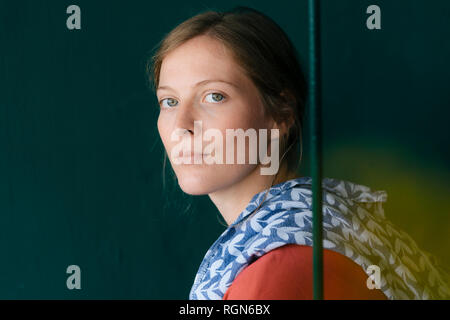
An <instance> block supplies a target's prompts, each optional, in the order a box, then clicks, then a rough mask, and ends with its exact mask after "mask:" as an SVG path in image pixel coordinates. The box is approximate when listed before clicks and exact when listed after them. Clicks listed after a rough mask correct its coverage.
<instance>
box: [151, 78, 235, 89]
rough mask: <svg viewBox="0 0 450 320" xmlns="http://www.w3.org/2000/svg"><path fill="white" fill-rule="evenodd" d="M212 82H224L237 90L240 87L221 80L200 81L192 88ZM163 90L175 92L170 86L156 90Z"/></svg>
mask: <svg viewBox="0 0 450 320" xmlns="http://www.w3.org/2000/svg"><path fill="white" fill-rule="evenodd" d="M211 82H222V83H226V84H228V85H230V86H232V87H235V88H237V89H239V87H238V86H237V85H236V84H234V83H232V82H229V81H225V80H220V79H216V80H209V79H207V80H202V81H199V82H197V83H196V84H194V85H193V86H192V87H193V88H195V87H198V86H203V85H205V84H208V83H211ZM163 89H170V90H173V89H172V88H171V87H169V86H159V87H158V88H157V89H156V91H158V90H163Z"/></svg>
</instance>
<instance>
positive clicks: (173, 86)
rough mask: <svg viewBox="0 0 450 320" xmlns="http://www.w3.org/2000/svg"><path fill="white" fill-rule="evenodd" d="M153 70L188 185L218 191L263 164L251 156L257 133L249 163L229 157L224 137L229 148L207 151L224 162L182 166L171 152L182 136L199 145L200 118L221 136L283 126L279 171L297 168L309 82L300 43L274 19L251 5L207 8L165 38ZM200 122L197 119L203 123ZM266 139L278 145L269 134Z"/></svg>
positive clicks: (194, 190)
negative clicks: (223, 9)
mask: <svg viewBox="0 0 450 320" xmlns="http://www.w3.org/2000/svg"><path fill="white" fill-rule="evenodd" d="M148 71H149V73H150V76H151V78H152V80H153V84H154V89H155V90H156V94H157V97H158V101H159V102H160V106H161V110H160V115H159V118H158V130H159V133H160V135H161V139H162V141H163V144H164V146H165V149H166V151H167V153H168V155H169V159H170V161H171V163H172V167H173V169H174V171H175V174H176V175H177V178H178V182H179V184H180V187H181V188H182V189H183V191H185V192H187V193H190V194H206V193H212V192H214V191H216V190H219V189H221V188H225V187H228V186H231V185H233V184H234V183H237V182H239V181H240V180H242V179H244V178H245V177H246V176H248V175H249V174H254V172H255V169H257V168H258V167H259V166H260V164H255V163H253V162H251V161H249V160H250V155H249V152H250V151H251V148H252V147H255V146H253V145H250V141H251V139H246V142H245V164H238V163H237V161H236V154H234V155H233V158H234V160H235V161H234V162H233V164H227V163H225V162H226V161H225V156H226V154H227V153H230V152H231V148H228V145H227V144H226V142H225V138H224V140H223V141H222V142H223V143H222V145H223V154H221V153H219V151H218V150H217V149H218V148H213V149H208V150H209V152H207V151H206V150H205V149H201V152H200V153H203V156H206V153H209V154H210V156H217V157H218V158H219V157H220V158H221V159H223V164H217V163H215V164H207V163H205V161H201V160H200V161H201V162H202V163H201V164H178V163H179V162H180V161H178V162H177V161H175V160H180V159H174V158H171V154H173V152H172V151H174V150H175V149H176V148H178V149H180V148H179V146H180V145H181V144H180V142H185V143H186V144H184V146H188V145H190V147H191V150H194V148H195V146H192V141H194V140H195V137H194V131H195V129H196V128H197V129H198V124H200V125H201V129H202V131H203V132H205V131H208V130H209V131H213V130H216V131H217V132H218V133H221V134H222V137H225V136H226V130H227V129H242V130H243V131H246V132H248V131H247V130H248V129H254V130H255V131H256V133H257V134H258V133H259V129H267V130H269V129H272V128H277V129H279V130H280V131H279V132H280V152H279V154H280V155H284V157H283V158H282V159H280V160H281V161H280V171H281V170H282V171H283V172H285V173H291V172H295V171H296V169H297V167H298V164H299V161H300V159H301V145H300V143H299V142H301V141H300V140H301V128H302V118H303V113H304V105H305V100H306V83H305V79H304V75H303V73H302V70H301V68H300V65H299V63H298V60H297V57H296V51H295V48H294V47H293V45H292V44H291V42H290V40H289V39H288V37H287V36H286V35H285V33H284V32H283V31H282V30H281V29H280V28H279V27H278V26H277V25H276V24H275V23H274V22H273V21H272V20H271V19H269V18H268V17H266V16H264V15H262V14H261V13H259V12H257V11H254V10H252V9H248V8H237V9H234V10H232V11H229V12H225V13H219V12H212V11H209V12H205V13H201V14H199V15H197V16H194V17H193V18H190V19H189V20H187V21H185V22H183V23H182V24H180V25H179V26H177V27H176V28H175V29H174V30H172V32H170V33H169V34H168V35H167V36H166V37H165V38H164V39H163V41H162V42H161V44H160V46H159V48H158V50H157V52H156V54H155V55H154V56H153V59H152V60H151V61H149V65H148ZM194 121H198V122H197V127H196V128H194ZM269 136H270V132H269ZM174 137H177V138H176V139H174ZM215 137H216V138H217V136H215ZM273 138H274V137H273V136H272V139H273ZM200 139H201V138H200ZM257 139H258V142H259V141H260V140H261V137H260V136H259V135H258V138H257ZM212 140H213V139H212V138H211V141H212ZM188 141H189V142H188ZM197 141H199V140H197ZM259 143H260V142H259ZM207 144H208V143H203V145H207ZM267 145H268V149H269V150H271V148H270V145H271V142H270V139H269V141H268V143H267ZM215 146H216V147H217V144H215ZM188 148H189V147H188ZM227 148H228V149H227ZM256 148H258V144H257V145H256ZM178 149H177V150H178ZM258 149H259V148H258ZM196 150H199V149H196ZM211 150H213V151H212V153H211ZM216 153H217V154H216ZM269 153H270V152H269ZM196 157H197V156H195V155H194V158H190V160H192V161H193V162H194V161H196V160H195V158H196ZM199 157H200V158H201V156H199ZM222 157H223V158H222ZM218 158H215V159H216V160H217V159H218ZM184 160H186V159H184ZM250 162H251V163H250Z"/></svg>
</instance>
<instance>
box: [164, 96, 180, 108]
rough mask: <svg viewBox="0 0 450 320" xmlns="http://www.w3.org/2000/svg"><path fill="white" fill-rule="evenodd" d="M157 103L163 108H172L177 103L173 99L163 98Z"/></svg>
mask: <svg viewBox="0 0 450 320" xmlns="http://www.w3.org/2000/svg"><path fill="white" fill-rule="evenodd" d="M159 103H160V105H161V107H163V108H172V107H175V106H176V105H177V104H178V101H177V100H175V99H173V98H165V99H162V100H161V101H160V102H159Z"/></svg>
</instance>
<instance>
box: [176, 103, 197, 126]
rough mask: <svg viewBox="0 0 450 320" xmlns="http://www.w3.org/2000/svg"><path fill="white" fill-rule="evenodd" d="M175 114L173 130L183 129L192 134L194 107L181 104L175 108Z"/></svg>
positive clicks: (188, 104) (191, 104)
mask: <svg viewBox="0 0 450 320" xmlns="http://www.w3.org/2000/svg"><path fill="white" fill-rule="evenodd" d="M177 108H178V109H177V114H176V119H175V129H183V130H187V131H189V132H190V133H191V134H193V133H194V121H195V120H200V119H196V118H195V117H196V112H195V110H194V105H193V103H191V102H187V103H183V104H181V105H180V106H178V107H177Z"/></svg>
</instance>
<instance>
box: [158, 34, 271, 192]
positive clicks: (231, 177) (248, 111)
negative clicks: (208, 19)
mask: <svg viewBox="0 0 450 320" xmlns="http://www.w3.org/2000/svg"><path fill="white" fill-rule="evenodd" d="M219 79H220V80H224V81H227V82H231V83H233V84H235V86H229V85H226V84H222V83H218V82H214V83H210V84H207V85H205V86H199V87H195V84H196V83H198V82H200V81H204V80H219ZM159 80H160V81H159V86H165V87H170V88H169V89H163V90H158V99H159V100H161V99H164V98H173V99H176V100H177V101H178V104H177V106H175V107H173V108H170V109H168V108H164V109H161V111H160V115H159V117H158V130H159V133H160V136H161V139H162V141H163V144H164V146H165V148H166V151H167V153H168V155H169V159H170V156H171V150H172V148H173V147H174V146H175V145H177V143H178V142H176V141H171V134H172V132H173V131H174V130H175V129H176V127H177V124H180V125H182V126H184V128H187V126H189V127H190V128H193V122H194V121H195V120H201V121H202V127H203V128H202V129H203V133H204V132H205V130H208V129H210V128H211V129H218V130H219V131H221V132H222V136H223V139H224V140H225V137H226V129H238V128H240V129H243V130H247V129H249V128H253V129H255V130H258V129H260V128H267V127H268V126H267V119H266V116H265V112H264V108H263V105H262V103H261V101H260V98H259V94H258V90H257V88H256V87H255V85H254V84H253V82H252V81H251V80H250V79H249V78H248V77H247V76H246V74H245V73H244V71H243V69H242V68H241V67H240V66H239V65H238V64H237V63H236V62H235V61H234V59H233V57H232V55H231V53H230V52H229V51H228V49H227V48H226V47H225V46H224V45H223V44H222V43H220V42H219V41H217V40H215V39H213V38H211V37H208V36H199V37H196V38H194V39H191V40H189V41H187V42H186V43H184V44H182V45H181V46H179V47H178V48H176V49H174V50H173V51H172V52H170V53H169V54H168V55H167V56H166V57H165V58H164V60H163V63H162V65H161V72H160V79H159ZM216 90H217V92H219V93H221V94H222V92H223V93H224V94H225V100H224V102H223V103H204V102H203V98H204V95H205V94H206V93H212V92H216ZM177 115H178V116H177ZM180 118H183V119H180ZM206 144H208V143H203V148H204V147H205V145H206ZM223 146H224V148H225V141H223ZM247 150H248V148H247ZM224 151H225V152H226V150H224ZM171 162H172V161H171ZM172 165H173V164H172ZM252 167H254V166H253V165H237V164H235V165H219V164H213V165H205V164H200V165H181V166H177V165H175V166H173V168H174V170H175V173H176V175H177V177H178V178H179V179H178V181H179V183H180V186H182V189H183V190H184V191H185V192H187V193H191V194H205V193H210V192H211V191H215V190H217V189H220V188H223V187H226V186H229V185H232V184H233V183H236V182H237V181H239V180H240V179H243V178H244V177H245V176H246V175H248V174H249V172H250V170H251V169H252Z"/></svg>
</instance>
